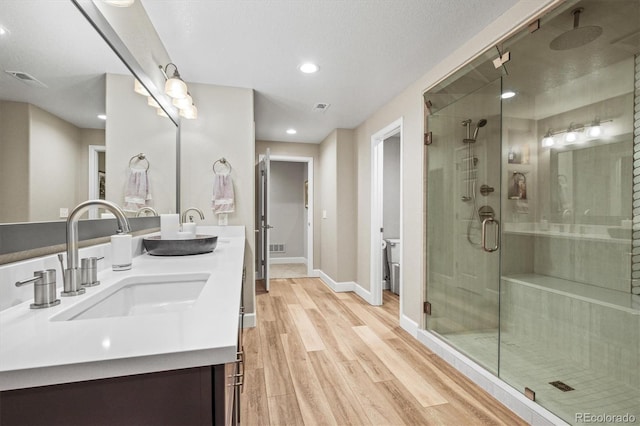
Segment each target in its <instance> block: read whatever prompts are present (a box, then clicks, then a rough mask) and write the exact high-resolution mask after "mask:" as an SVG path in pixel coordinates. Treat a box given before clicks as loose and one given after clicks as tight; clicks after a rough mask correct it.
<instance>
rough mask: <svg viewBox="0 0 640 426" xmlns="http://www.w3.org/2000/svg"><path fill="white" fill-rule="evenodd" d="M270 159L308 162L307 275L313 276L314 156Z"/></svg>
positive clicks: (277, 156) (274, 157)
mask: <svg viewBox="0 0 640 426" xmlns="http://www.w3.org/2000/svg"><path fill="white" fill-rule="evenodd" d="M269 159H270V161H281V162H290V163H307V181H308V182H309V184H308V188H309V189H308V197H309V198H308V201H309V203H308V205H309V208H308V210H307V276H309V277H311V276H313V271H314V269H313V230H314V221H313V219H314V218H313V216H314V209H313V206H314V203H313V198H314V197H313V157H299V156H295V155H270V156H269Z"/></svg>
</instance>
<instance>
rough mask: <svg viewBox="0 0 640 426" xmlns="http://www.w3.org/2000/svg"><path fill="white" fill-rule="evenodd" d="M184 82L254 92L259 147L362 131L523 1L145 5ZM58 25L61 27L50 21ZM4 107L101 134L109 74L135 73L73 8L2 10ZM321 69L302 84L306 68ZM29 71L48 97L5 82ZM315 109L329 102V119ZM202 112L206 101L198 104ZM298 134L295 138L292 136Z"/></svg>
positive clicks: (65, 1) (37, 5) (269, 0)
mask: <svg viewBox="0 0 640 426" xmlns="http://www.w3.org/2000/svg"><path fill="white" fill-rule="evenodd" d="M141 1H142V4H143V6H144V8H145V9H146V11H147V13H148V14H149V16H150V19H151V21H152V22H153V24H154V26H155V28H156V30H157V32H158V34H159V36H160V38H161V39H162V41H163V43H164V45H165V47H166V48H167V50H168V52H169V55H170V56H171V58H172V60H173V61H174V62H175V63H176V64H177V65H178V67H179V69H180V73H181V75H182V77H183V78H184V79H185V80H186V81H187V82H198V83H207V84H214V85H221V86H234V87H245V88H251V89H254V90H255V120H256V138H257V139H259V140H275V141H290V142H307V143H319V142H321V141H322V140H323V139H324V138H325V137H326V136H327V135H328V134H329V133H330V132H331V131H332V130H333V129H335V128H348V129H350V128H355V127H357V126H358V125H359V124H360V123H362V122H363V121H364V120H365V119H366V118H367V117H369V116H370V115H371V114H372V113H374V112H375V111H376V110H377V109H379V108H380V107H381V106H383V105H384V104H386V103H387V102H389V101H390V100H391V99H392V98H393V97H394V96H395V95H397V94H398V93H400V92H401V91H402V90H403V89H404V88H406V87H407V86H408V85H409V84H411V83H413V82H414V81H416V80H417V79H418V78H419V77H420V76H422V75H423V74H424V73H425V72H427V71H428V70H429V69H430V68H431V67H433V66H434V65H435V64H437V63H438V62H440V61H441V60H442V59H443V58H445V57H446V56H447V55H448V54H449V53H450V52H452V51H453V50H455V49H456V48H457V47H459V46H460V45H462V44H463V43H464V42H466V41H467V40H468V39H470V38H471V37H473V35H474V34H476V33H477V32H479V31H480V30H481V29H482V28H483V27H485V26H486V25H487V24H489V23H490V22H492V21H493V20H495V19H496V18H497V17H498V16H500V15H501V14H502V13H503V12H505V11H506V10H507V9H508V8H509V7H511V6H512V5H513V4H515V3H517V0H492V1H490V2H487V1H486V0H464V1H463V0H348V1H347V0H216V1H204V0H203V1H197V0H191V1H183V0H163V1H152V0H141ZM52 17H55V19H52ZM0 26H4V27H6V28H7V29H9V33H8V35H6V36H2V37H0V68H1V72H0V99H8V100H14V101H21V102H29V103H32V104H35V105H38V106H40V107H41V108H43V109H46V110H48V111H50V112H52V113H53V114H55V115H57V116H59V117H61V118H63V119H65V120H67V121H69V122H71V123H73V124H75V125H76V126H78V127H84V128H100V127H104V122H100V120H97V119H96V115H97V114H99V113H103V112H104V73H105V72H112V73H119V74H126V73H128V71H127V70H126V68H125V67H124V66H123V64H122V63H121V62H120V61H119V60H118V59H117V57H116V56H115V55H114V54H113V52H111V51H110V49H109V48H108V47H107V45H106V44H105V43H104V41H103V40H102V39H101V38H100V37H99V36H98V35H97V33H96V32H95V30H93V28H92V27H91V26H90V25H89V24H88V23H87V22H86V20H85V19H84V18H83V17H82V16H81V15H80V13H79V12H78V10H76V8H75V7H74V6H73V5H72V3H71V1H69V0H47V1H43V0H2V1H0ZM305 61H313V62H316V63H317V64H318V65H319V66H320V71H318V72H317V73H316V74H312V75H305V74H302V73H301V72H300V71H299V70H298V69H297V67H298V65H299V64H301V63H302V62H305ZM5 70H11V71H22V72H26V73H29V74H31V75H32V76H34V77H35V78H36V79H38V80H40V81H41V82H43V83H44V84H45V85H46V86H47V88H42V87H32V86H29V85H26V84H25V83H24V82H22V81H19V80H17V79H15V78H13V77H10V76H9V75H7V74H6V73H5V72H4V71H5ZM316 103H328V104H330V107H329V108H328V110H326V111H324V112H316V111H313V106H314V105H315V104H316ZM196 104H197V99H196ZM288 128H295V129H296V130H297V134H295V135H288V134H286V133H285V130H286V129H288Z"/></svg>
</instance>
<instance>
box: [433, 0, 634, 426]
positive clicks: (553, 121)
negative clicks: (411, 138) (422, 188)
mask: <svg viewBox="0 0 640 426" xmlns="http://www.w3.org/2000/svg"><path fill="white" fill-rule="evenodd" d="M613 3H615V7H612V2H611V1H603V0H600V1H595V0H584V1H573V2H565V3H563V4H562V5H561V6H560V7H558V8H556V9H555V10H553V11H552V12H550V13H549V14H547V15H546V16H544V17H542V18H541V19H540V26H539V29H536V28H535V26H533V27H530V28H527V29H526V30H523V31H521V32H520V33H518V34H516V35H515V36H513V37H511V38H510V39H508V40H506V41H504V42H503V43H501V44H500V45H499V46H498V47H496V48H494V49H491V50H490V51H488V52H486V53H485V54H483V55H482V56H480V57H478V58H476V59H475V60H474V61H472V62H471V63H470V64H469V65H467V66H466V67H464V68H463V69H461V70H460V71H458V72H456V73H455V74H453V75H452V76H450V77H449V78H447V79H446V80H444V81H443V82H441V83H440V84H438V85H437V86H435V87H433V88H431V89H429V90H428V91H427V92H426V93H425V104H426V105H427V108H429V111H428V117H427V131H428V132H429V133H430V134H431V138H430V139H431V144H430V145H429V146H428V147H427V166H426V167H427V170H426V173H427V219H426V220H427V277H426V281H427V291H426V294H427V301H428V302H429V304H430V306H431V313H430V315H428V316H427V317H426V326H427V329H428V330H429V331H431V332H432V333H433V334H435V335H437V336H438V337H440V338H441V339H443V340H445V341H447V342H448V343H449V344H451V345H452V346H453V347H455V348H456V350H458V351H460V352H462V353H464V354H465V355H467V356H468V357H470V358H471V359H473V360H474V361H476V362H477V363H478V364H480V365H481V366H482V367H484V368H485V369H487V370H489V371H490V372H492V373H493V374H495V375H497V376H499V377H500V378H501V379H502V380H503V381H505V382H507V383H508V384H510V385H511V386H513V387H514V388H515V389H517V390H518V391H520V392H522V393H524V394H525V395H527V396H528V397H530V398H531V399H534V400H535V401H536V402H537V403H539V404H541V405H542V406H544V407H545V408H547V409H548V410H550V411H551V412H553V413H555V414H556V415H558V416H559V417H561V418H563V419H564V420H565V421H567V422H569V423H581V422H584V420H585V419H586V417H585V416H588V415H601V416H602V420H604V421H603V423H605V424H606V423H614V422H616V419H623V418H627V419H629V418H635V419H636V421H640V368H639V366H640V295H639V294H640V287H639V286H638V283H639V279H640V0H629V1H626V0H619V1H615V2H613ZM507 52H508V54H509V57H510V60H509V61H507V62H504V63H503V64H502V65H500V64H499V63H496V61H494V60H495V59H496V58H499V57H500V56H502V57H503V59H504V58H505V57H506V54H507ZM616 416H620V417H616ZM624 416H626V417H624Z"/></svg>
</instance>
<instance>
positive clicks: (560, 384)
mask: <svg viewBox="0 0 640 426" xmlns="http://www.w3.org/2000/svg"><path fill="white" fill-rule="evenodd" d="M549 384H550V385H551V386H553V387H556V388H558V389H560V390H561V391H562V392H569V391H572V390H574V389H573V388H572V387H571V386H569V385H568V384H566V383H563V382H561V381H559V380H558V381H557V382H549Z"/></svg>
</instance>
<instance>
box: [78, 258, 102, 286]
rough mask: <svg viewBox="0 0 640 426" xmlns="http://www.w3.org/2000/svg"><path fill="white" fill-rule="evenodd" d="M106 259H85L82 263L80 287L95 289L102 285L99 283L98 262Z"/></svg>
mask: <svg viewBox="0 0 640 426" xmlns="http://www.w3.org/2000/svg"><path fill="white" fill-rule="evenodd" d="M102 259H104V257H85V258H84V259H82V260H81V261H80V278H81V280H80V285H81V286H83V287H95V286H97V285H100V281H98V260H102Z"/></svg>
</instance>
